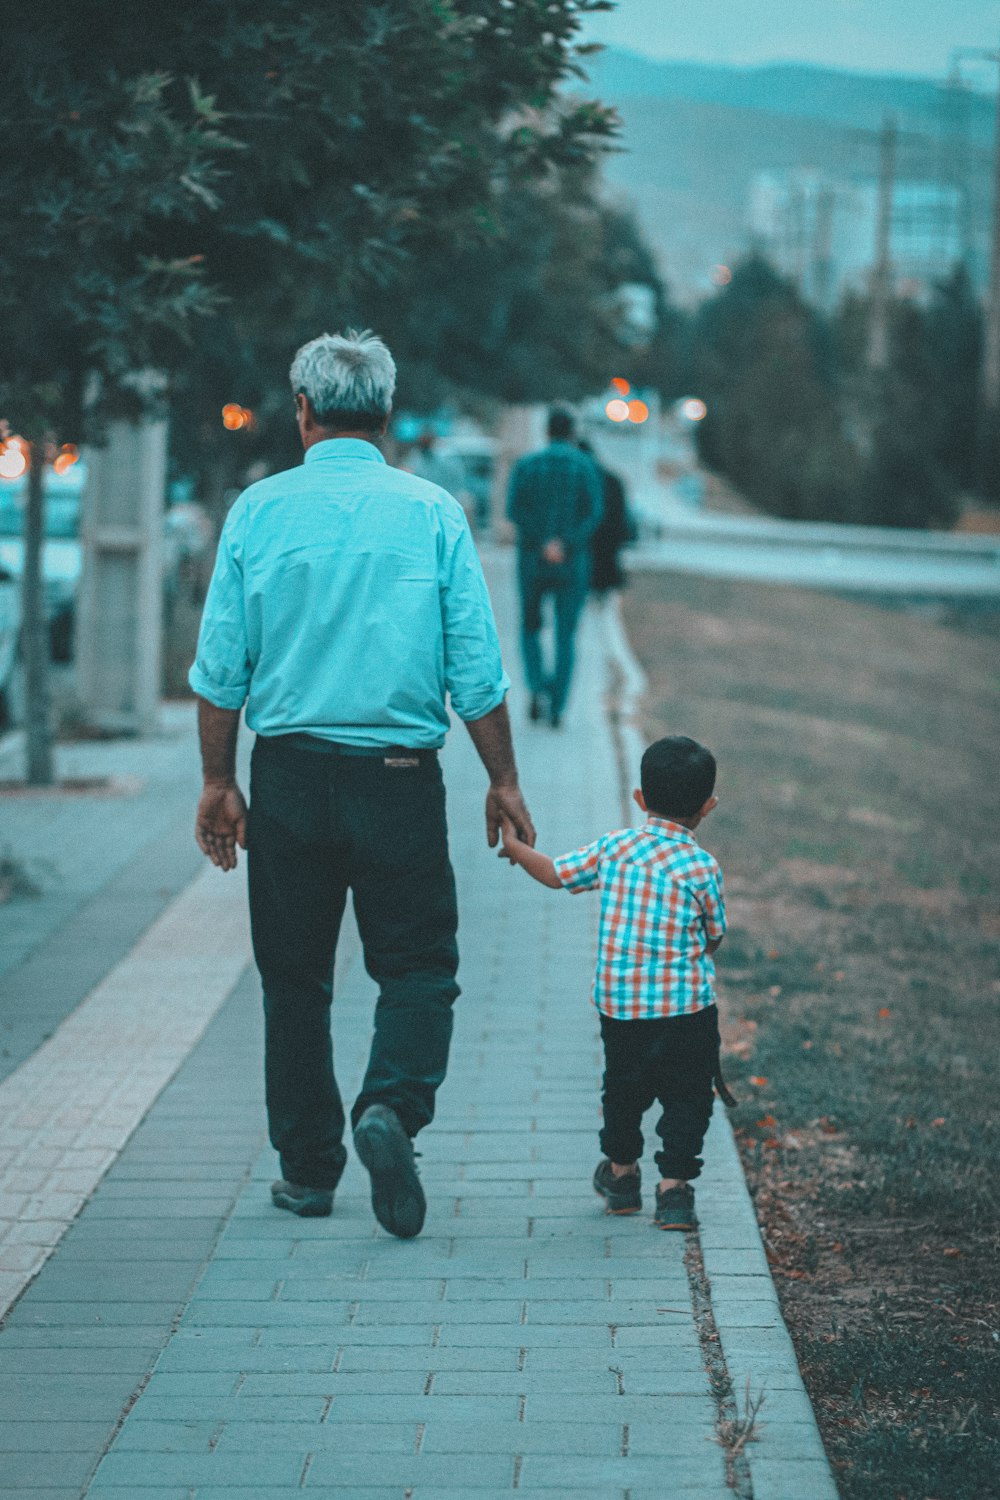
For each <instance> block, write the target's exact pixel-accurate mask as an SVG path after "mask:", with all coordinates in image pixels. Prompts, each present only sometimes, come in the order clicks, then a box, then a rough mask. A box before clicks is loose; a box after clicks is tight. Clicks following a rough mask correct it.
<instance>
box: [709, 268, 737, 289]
mask: <svg viewBox="0 0 1000 1500" xmlns="http://www.w3.org/2000/svg"><path fill="white" fill-rule="evenodd" d="M711 276H712V285H713V286H728V285H729V283H730V282H731V281H732V279H733V273H732V271H731V270H730V269H729V267H728V266H713V267H712V271H711Z"/></svg>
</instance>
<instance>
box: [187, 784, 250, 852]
mask: <svg viewBox="0 0 1000 1500" xmlns="http://www.w3.org/2000/svg"><path fill="white" fill-rule="evenodd" d="M194 836H195V838H196V839H197V841H198V847H199V849H200V850H201V851H202V853H203V854H207V855H208V857H209V859H210V860H211V861H212V863H213V865H217V866H218V867H219V869H220V870H235V868H236V846H237V844H238V845H239V847H240V848H241V849H245V848H246V846H247V805H246V802H245V800H244V797H243V793H242V792H241V791H240V789H239V787H238V786H237V785H236V783H235V781H232V782H225V783H218V782H206V783H205V788H204V790H203V792H202V794H201V800H200V801H199V803H198V814H197V817H196V819H195V825H194Z"/></svg>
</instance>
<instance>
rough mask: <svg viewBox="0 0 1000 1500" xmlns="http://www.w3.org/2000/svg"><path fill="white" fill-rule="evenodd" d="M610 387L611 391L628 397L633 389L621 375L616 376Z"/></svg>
mask: <svg viewBox="0 0 1000 1500" xmlns="http://www.w3.org/2000/svg"><path fill="white" fill-rule="evenodd" d="M610 385H611V389H612V390H613V391H617V392H618V394H619V396H627V395H628V393H629V391H630V390H631V389H632V387H631V386H630V385H629V383H628V381H627V380H623V379H622V377H621V375H616V376H615V378H614V380H612V381H611V382H610Z"/></svg>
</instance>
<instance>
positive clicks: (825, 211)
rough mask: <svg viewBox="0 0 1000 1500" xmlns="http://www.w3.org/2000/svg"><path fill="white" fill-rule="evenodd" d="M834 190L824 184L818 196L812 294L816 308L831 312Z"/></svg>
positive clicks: (813, 244)
mask: <svg viewBox="0 0 1000 1500" xmlns="http://www.w3.org/2000/svg"><path fill="white" fill-rule="evenodd" d="M833 209H834V190H833V188H832V187H831V186H830V185H829V183H823V184H822V185H821V186H820V188H819V191H818V192H817V195H816V218H815V223H814V225H813V243H812V294H813V300H814V301H815V303H816V306H817V307H819V308H822V310H823V311H824V312H827V311H829V308H830V303H831V301H832V293H833Z"/></svg>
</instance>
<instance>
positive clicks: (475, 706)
mask: <svg viewBox="0 0 1000 1500" xmlns="http://www.w3.org/2000/svg"><path fill="white" fill-rule="evenodd" d="M441 613H442V620H443V624H444V673H445V686H446V687H447V689H448V692H449V694H450V695H451V706H452V708H453V709H454V710H455V712H456V713H457V714H458V717H459V718H460V719H463V720H465V722H466V723H471V722H473V721H475V720H476V719H481V718H483V716H484V715H485V714H488V713H490V712H491V711H492V710H493V709H494V708H497V707H498V706H499V705H500V704H501V703H502V702H503V700H504V698H505V696H506V694H507V689H508V688H509V687H510V678H509V677H508V676H507V673H506V672H505V671H504V666H503V658H502V656H501V654H500V637H499V636H498V635H497V627H496V622H495V621H494V618H493V606H492V604H491V603H490V596H489V590H488V589H487V587H486V579H485V578H484V577H483V569H482V566H481V564H480V561H479V555H478V553H477V552H476V547H475V543H474V542H473V540H472V534H471V532H470V531H469V525H468V522H467V521H466V520H465V518H464V516H463V517H462V520H461V523H460V525H458V526H457V528H456V532H455V534H454V537H453V539H452V544H451V547H450V549H449V551H447V552H446V555H445V557H444V559H443V564H442V574H441Z"/></svg>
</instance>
